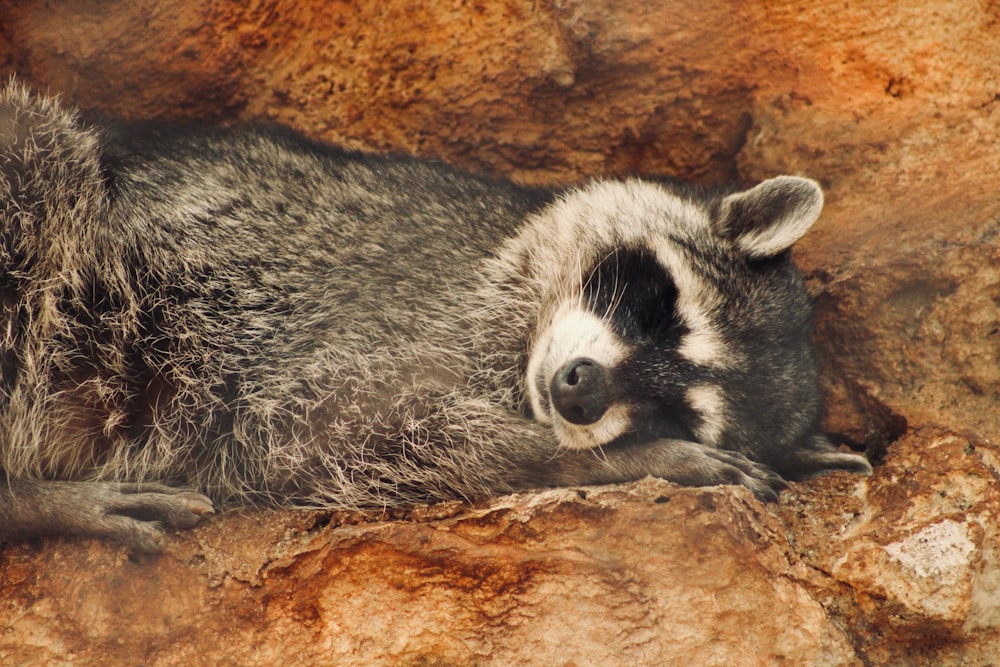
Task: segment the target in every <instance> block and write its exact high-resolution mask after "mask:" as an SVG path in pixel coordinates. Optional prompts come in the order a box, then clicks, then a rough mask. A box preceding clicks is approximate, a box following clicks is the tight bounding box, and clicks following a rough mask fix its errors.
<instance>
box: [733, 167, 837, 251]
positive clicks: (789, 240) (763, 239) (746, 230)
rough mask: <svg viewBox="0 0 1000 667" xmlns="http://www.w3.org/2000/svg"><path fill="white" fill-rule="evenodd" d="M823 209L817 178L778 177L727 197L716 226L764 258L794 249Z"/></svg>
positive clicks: (747, 249) (740, 245)
mask: <svg viewBox="0 0 1000 667" xmlns="http://www.w3.org/2000/svg"><path fill="white" fill-rule="evenodd" d="M822 210H823V191H822V190H820V187H819V184H817V183H816V181H812V180H809V179H808V178H799V177H798V176H777V177H775V178H772V179H769V180H766V181H764V182H763V183H761V184H760V185H757V186H755V187H753V188H750V189H749V190H746V191H745V192H737V193H736V194H732V195H729V196H728V197H726V198H724V199H723V200H722V204H721V206H720V207H719V218H718V220H717V221H716V223H715V225H716V227H715V229H716V233H718V234H719V235H720V236H722V237H723V238H727V239H730V240H732V241H733V242H734V243H735V244H736V247H738V248H739V249H741V250H743V251H744V252H745V253H746V254H747V255H749V256H750V257H752V258H754V259H764V258H766V257H773V256H775V255H777V254H778V253H780V252H782V251H784V250H787V249H788V248H791V247H792V244H793V243H795V242H796V241H798V240H799V239H800V238H802V235H803V234H805V233H806V232H807V231H808V230H809V228H810V227H812V225H813V223H814V222H816V220H817V219H818V218H819V213H820V211H822Z"/></svg>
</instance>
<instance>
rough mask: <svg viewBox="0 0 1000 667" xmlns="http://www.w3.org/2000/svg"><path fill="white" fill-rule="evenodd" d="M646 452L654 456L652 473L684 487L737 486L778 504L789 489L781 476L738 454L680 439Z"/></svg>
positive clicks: (666, 441)
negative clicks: (779, 497)
mask: <svg viewBox="0 0 1000 667" xmlns="http://www.w3.org/2000/svg"><path fill="white" fill-rule="evenodd" d="M647 447H648V446H647ZM647 451H648V452H649V454H651V455H652V457H653V460H652V461H651V463H652V465H651V466H650V469H649V472H650V474H652V475H653V476H655V477H662V478H663V479H666V480H668V481H671V482H676V483H677V484H682V485H684V486H714V485H716V484H735V485H739V486H745V487H747V488H748V489H750V491H752V492H753V494H754V495H755V496H757V498H758V499H760V500H762V501H765V502H775V501H777V500H778V492H780V491H781V490H782V489H786V488H788V483H787V482H786V481H785V480H784V479H783V478H782V477H781V476H780V475H779V474H778V473H776V472H775V471H773V470H772V469H771V468H769V467H767V466H766V465H764V464H762V463H757V462H756V461H751V460H750V459H748V458H747V457H745V456H743V455H742V454H740V453H738V452H732V451H729V450H725V449H716V448H715V447H710V446H707V445H702V444H699V443H695V442H687V441H681V440H663V441H659V442H657V443H654V444H653V445H652V448H651V449H648V450H647Z"/></svg>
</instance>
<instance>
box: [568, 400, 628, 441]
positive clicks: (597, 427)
mask: <svg viewBox="0 0 1000 667" xmlns="http://www.w3.org/2000/svg"><path fill="white" fill-rule="evenodd" d="M630 424H631V417H630V416H629V410H628V406H626V405H623V404H621V403H616V404H615V405H612V406H611V407H610V408H608V410H607V412H605V413H604V415H603V416H602V417H601V418H600V420H598V421H597V423H595V424H589V425H587V426H578V425H576V424H571V423H569V422H568V421H565V420H563V419H556V420H555V424H554V430H555V432H556V437H557V438H559V443H560V444H562V445H563V446H564V447H567V448H569V449H590V448H592V447H599V446H600V445H605V444H607V443H609V442H611V441H612V440H614V439H615V438H617V437H618V436H620V435H622V434H623V433H625V431H627V430H628V429H629V426H630Z"/></svg>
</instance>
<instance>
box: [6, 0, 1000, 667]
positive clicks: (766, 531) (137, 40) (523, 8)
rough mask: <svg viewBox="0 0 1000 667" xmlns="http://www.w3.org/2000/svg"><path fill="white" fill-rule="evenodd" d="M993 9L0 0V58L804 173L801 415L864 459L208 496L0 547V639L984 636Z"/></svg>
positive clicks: (36, 659) (282, 651)
mask: <svg viewBox="0 0 1000 667" xmlns="http://www.w3.org/2000/svg"><path fill="white" fill-rule="evenodd" d="M998 23H1000V11H998V9H997V7H996V6H995V4H990V3H985V4H984V3H963V2H951V1H946V0H936V1H935V2H931V3H928V2H917V1H916V0H893V1H892V2H887V3H882V4H879V5H877V6H876V5H874V4H872V3H867V4H865V3H862V4H857V5H844V4H836V5H834V4H830V3H819V2H813V3H805V4H803V3H799V2H789V1H787V0H779V1H778V2H768V3H744V4H742V5H735V4H733V3H726V2H717V1H716V2H702V3H694V2H684V1H681V0H674V1H671V2H662V3H648V2H642V1H640V0H625V1H623V2H608V1H601V2H583V1H582V0H566V1H560V2H551V1H543V2H535V3H526V2H519V1H518V0H502V1H501V2H495V3H472V2H463V1H459V2H454V3H424V4H422V5H419V6H415V5H413V3H402V2H395V1H394V0H387V1H385V2H380V3H343V2H324V1H319V0H306V1H301V0H300V1H297V2H291V0H254V1H253V2H248V3H243V4H234V3H224V2H219V1H218V0H195V1H193V2H187V3H183V4H178V3H167V2H163V1H162V0H138V1H134V2H124V0H112V1H110V2H101V3H96V2H74V1H70V0H57V1H55V2H47V3H18V2H14V1H13V0H0V75H6V74H10V73H17V74H18V75H19V76H21V77H22V78H24V79H25V80H27V81H29V82H30V83H32V84H34V85H36V86H38V87H40V88H49V89H51V90H53V91H59V92H60V93H61V94H62V95H63V96H64V98H66V99H67V100H69V101H71V102H73V103H76V104H79V105H80V106H82V107H84V108H88V109H91V110H93V111H96V112H103V113H110V114H115V115H120V116H125V117H132V118H139V117H142V118H174V119H212V120H216V121H222V122H241V121H245V120H250V119H265V120H275V121H280V122H284V123H287V124H290V125H292V126H294V127H297V128H299V129H301V130H303V131H305V132H307V133H309V134H311V135H313V136H315V137H318V138H323V139H328V140H334V141H338V142H341V143H345V144H347V145H350V146H353V147H360V148H366V149H372V150H393V151H401V152H405V153H413V154H419V155H424V156H429V157H437V158H442V159H445V160H447V161H449V162H452V163H455V164H459V165H462V166H466V167H470V168H474V169H478V170H482V171H486V172H489V173H494V174H505V175H508V176H510V177H513V178H515V179H517V180H520V181H523V182H529V183H553V182H572V181H579V180H583V179H585V178H587V177H590V176H593V175H597V174H605V173H612V174H627V173H632V172H656V173H669V174H673V175H676V176H680V177H684V178H695V179H699V180H706V181H717V180H723V179H737V180H745V181H752V180H755V179H759V178H763V177H766V176H771V175H774V174H777V173H802V174H806V175H810V176H812V177H814V178H817V179H818V180H820V181H821V182H822V184H823V186H824V189H825V191H826V193H827V207H826V210H825V212H824V216H823V218H822V221H821V223H820V224H819V225H818V226H817V228H815V229H814V230H813V231H812V232H811V233H810V234H809V235H808V236H807V237H806V239H805V240H804V241H803V243H802V244H800V247H797V249H796V250H797V259H798V260H799V262H800V264H801V265H802V266H803V267H804V269H805V270H806V273H807V277H808V282H809V286H810V289H811V291H812V292H813V294H814V295H815V296H816V299H817V303H818V306H819V313H818V328H817V342H818V346H819V352H820V357H821V360H822V364H823V368H824V378H825V380H824V381H825V385H826V389H827V393H828V399H829V400H828V405H829V409H828V416H827V419H826V427H827V428H828V429H829V430H830V431H831V432H833V433H834V435H835V436H836V437H838V438H839V439H840V440H841V441H842V442H844V443H845V445H846V446H853V447H856V448H866V449H867V450H868V451H869V453H870V455H871V456H872V458H873V460H874V461H875V463H876V470H875V473H874V474H873V475H872V476H871V477H870V478H857V477H850V476H846V475H835V476H831V477H827V478H822V479H819V480H814V481H810V482H805V483H799V484H795V485H793V488H792V489H791V490H789V491H787V492H785V493H784V494H783V495H782V500H781V503H780V504H777V505H767V506H762V505H760V504H759V503H757V502H756V501H755V500H753V499H751V498H749V497H748V496H747V495H746V494H744V493H742V492H741V491H739V490H735V489H728V488H718V489H679V488H676V487H672V486H670V485H667V484H665V483H662V482H657V481H654V480H646V481H643V482H639V483H636V484H632V485H626V486H622V487H619V488H601V489H570V490H553V491H546V492H542V493H539V494H525V495H522V496H514V497H510V498H502V499H497V500H495V501H493V502H490V503H486V504H483V505H480V506H475V507H467V506H464V505H459V504H456V505H448V506H443V507H435V508H423V509H415V510H413V511H412V512H411V513H408V514H405V515H400V516H391V517H379V516H355V515H349V514H342V513H340V514H323V513H309V512H290V513H275V512H246V513H229V514H226V515H224V516H221V517H218V518H216V519H214V520H213V521H211V522H210V523H209V524H207V525H205V526H204V527H202V528H199V529H198V530H196V531H194V532H193V533H190V534H185V535H179V536H177V537H176V539H174V540H172V541H171V543H170V546H169V548H168V551H167V553H166V554H165V555H164V556H162V557H160V558H137V557H134V556H130V555H128V554H126V553H124V552H121V551H120V550H118V549H117V548H116V547H114V546H112V545H105V544H98V543H94V542H79V541H76V542H74V541H62V540H51V541H45V542H41V543H35V544H28V545H13V546H8V547H5V548H4V549H3V550H2V551H0V587H2V600H3V602H2V605H0V627H2V628H3V630H4V631H3V633H2V634H0V664H5V665H6V664H54V665H58V664H91V663H100V664H111V665H115V664H122V665H125V664H137V663H142V664H156V665H171V664H181V663H183V664H201V663H207V664H240V665H252V664H336V665H343V664H456V665H458V664H462V665H465V664H483V665H490V664H493V665H518V664H524V665H528V664H538V665H615V664H621V665H635V664H649V665H670V664H678V665H680V664H684V665H688V664H718V665H768V664H777V663H784V664H809V665H820V664H831V665H833V664H836V665H840V664H865V665H907V666H910V665H917V666H919V665H928V666H930V665H935V666H937V665H970V664H983V665H985V664H994V663H996V662H997V656H1000V639H998V637H1000V632H998V630H1000V609H998V603H997V600H998V599H1000V572H998V567H1000V566H998V563H1000V554H998V547H997V544H1000V542H998V535H997V528H996V526H997V525H998V521H997V518H998V517H997V514H998V511H1000V506H998V499H997V475H998V469H1000V464H998V457H1000V454H998V451H997V448H996V446H995V445H994V444H992V442H991V440H996V439H997V437H998V435H1000V417H998V412H997V403H998V399H1000V359H998V356H1000V268H998V267H1000V246H998V242H1000V240H998V239H1000V196H998V195H997V193H998V192H1000V172H998V170H997V165H998V164H1000V122H998V115H997V114H998V108H1000V104H998V103H1000V41H998V40H997V39H996V34H997V33H996V31H997V26H998Z"/></svg>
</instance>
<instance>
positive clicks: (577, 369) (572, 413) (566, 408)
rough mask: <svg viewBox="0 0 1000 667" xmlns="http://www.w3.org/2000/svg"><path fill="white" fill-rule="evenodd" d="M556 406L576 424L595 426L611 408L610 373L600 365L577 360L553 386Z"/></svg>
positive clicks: (550, 387)
mask: <svg viewBox="0 0 1000 667" xmlns="http://www.w3.org/2000/svg"><path fill="white" fill-rule="evenodd" d="M549 394H550V395H551V396H552V406H553V407H554V408H555V409H556V411H557V412H558V413H559V415H560V416H561V417H562V418H563V419H565V420H566V421H568V422H570V423H572V424H579V425H581V426H583V425H586V424H593V423H594V422H596V421H597V420H598V419H600V418H601V415H603V414H604V412H605V411H606V410H607V409H608V389H607V374H606V373H605V372H604V369H603V368H601V366H600V365H599V364H597V362H594V361H591V360H590V359H574V360H572V361H570V362H567V363H566V364H564V365H563V367H562V368H560V369H559V370H558V371H557V372H556V374H555V377H553V378H552V382H550V383H549Z"/></svg>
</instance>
